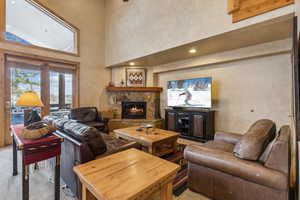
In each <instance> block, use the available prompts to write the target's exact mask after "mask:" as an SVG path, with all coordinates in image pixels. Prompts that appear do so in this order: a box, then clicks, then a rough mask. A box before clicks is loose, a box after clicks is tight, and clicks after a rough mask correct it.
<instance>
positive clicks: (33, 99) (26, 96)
mask: <svg viewBox="0 0 300 200" xmlns="http://www.w3.org/2000/svg"><path fill="white" fill-rule="evenodd" d="M16 106H22V107H31V109H27V110H24V126H28V125H30V124H32V123H34V122H38V121H41V117H40V115H39V114H38V112H37V110H36V109H35V107H44V104H43V102H42V101H41V99H40V98H39V96H38V95H37V94H36V93H35V92H33V91H28V92H24V93H23V94H22V95H21V97H20V98H19V99H18V100H17V103H16Z"/></svg>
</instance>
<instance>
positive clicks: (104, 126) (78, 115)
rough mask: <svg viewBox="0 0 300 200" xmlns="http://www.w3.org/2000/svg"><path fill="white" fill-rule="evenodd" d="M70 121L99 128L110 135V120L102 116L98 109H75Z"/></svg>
mask: <svg viewBox="0 0 300 200" xmlns="http://www.w3.org/2000/svg"><path fill="white" fill-rule="evenodd" d="M68 117H69V119H72V120H75V121H77V122H79V123H82V124H86V125H88V126H92V127H95V128H97V129H98V130H99V131H101V132H105V133H108V119H107V118H104V117H102V116H101V112H98V109H97V108H96V107H80V108H73V109H71V111H70V114H69V115H68Z"/></svg>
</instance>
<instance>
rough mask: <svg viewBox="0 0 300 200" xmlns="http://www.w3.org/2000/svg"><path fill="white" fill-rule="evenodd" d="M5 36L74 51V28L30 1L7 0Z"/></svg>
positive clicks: (64, 50)
mask: <svg viewBox="0 0 300 200" xmlns="http://www.w3.org/2000/svg"><path fill="white" fill-rule="evenodd" d="M5 7H6V12H5V15H6V16H5V32H4V39H5V40H8V41H13V42H16V43H19V44H23V45H34V46H39V47H44V48H48V49H53V50H58V51H63V52H68V53H73V54H77V53H78V51H77V29H76V28H75V27H73V26H72V25H70V24H69V23H67V22H66V21H64V20H63V19H62V18H59V17H58V16H56V15H54V14H53V13H52V12H50V11H49V10H47V9H46V8H44V7H42V6H41V5H40V4H38V3H37V2H35V1H33V0H6V4H5Z"/></svg>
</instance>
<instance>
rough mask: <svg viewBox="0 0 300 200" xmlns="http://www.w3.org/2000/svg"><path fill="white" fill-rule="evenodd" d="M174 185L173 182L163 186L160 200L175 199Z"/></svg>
mask: <svg viewBox="0 0 300 200" xmlns="http://www.w3.org/2000/svg"><path fill="white" fill-rule="evenodd" d="M172 190H173V184H172V182H170V183H168V184H166V185H164V186H162V189H161V194H160V200H172V199H173V193H172Z"/></svg>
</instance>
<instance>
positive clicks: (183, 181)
mask: <svg viewBox="0 0 300 200" xmlns="http://www.w3.org/2000/svg"><path fill="white" fill-rule="evenodd" d="M185 147H186V145H184V144H178V151H177V152H176V153H172V154H169V155H165V156H163V157H162V158H163V159H166V160H168V161H170V162H174V163H176V164H178V165H180V167H181V169H180V170H179V171H178V173H177V176H176V178H175V180H174V182H173V194H174V195H175V196H179V195H180V194H182V193H183V192H184V191H185V190H186V189H187V178H188V176H187V171H188V170H187V160H185V159H184V157H183V151H184V148H185Z"/></svg>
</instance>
